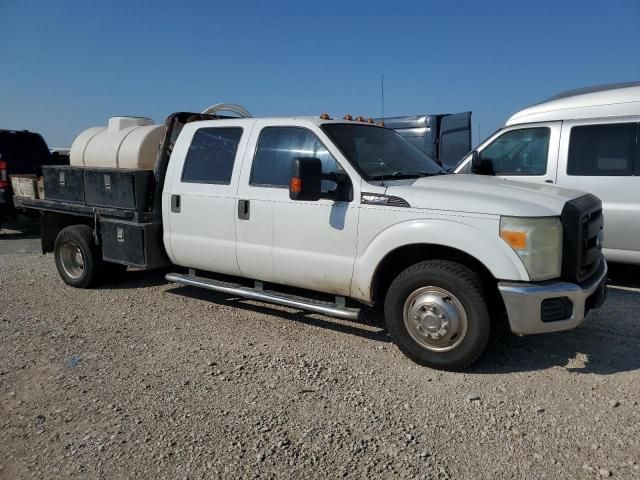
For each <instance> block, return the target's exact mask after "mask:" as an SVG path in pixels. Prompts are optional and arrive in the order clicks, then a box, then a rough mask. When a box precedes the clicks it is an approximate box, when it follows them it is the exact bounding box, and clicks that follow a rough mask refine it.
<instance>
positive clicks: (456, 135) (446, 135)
mask: <svg viewBox="0 0 640 480" xmlns="http://www.w3.org/2000/svg"><path fill="white" fill-rule="evenodd" d="M438 147H439V148H438V149H439V155H438V160H439V161H440V163H441V165H442V166H443V167H444V168H446V169H449V168H453V167H454V166H455V165H457V164H458V162H459V161H460V159H461V158H462V157H464V156H465V154H467V153H468V152H470V151H471V112H463V113H454V114H450V115H443V116H442V117H441V119H440V132H439V136H438Z"/></svg>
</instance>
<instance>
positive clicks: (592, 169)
mask: <svg viewBox="0 0 640 480" xmlns="http://www.w3.org/2000/svg"><path fill="white" fill-rule="evenodd" d="M637 132H638V124H636V123H618V124H607V125H585V126H582V127H573V128H572V129H571V136H570V138H569V155H568V160H567V174H568V175H586V176H630V175H633V164H634V161H635V152H636V135H637Z"/></svg>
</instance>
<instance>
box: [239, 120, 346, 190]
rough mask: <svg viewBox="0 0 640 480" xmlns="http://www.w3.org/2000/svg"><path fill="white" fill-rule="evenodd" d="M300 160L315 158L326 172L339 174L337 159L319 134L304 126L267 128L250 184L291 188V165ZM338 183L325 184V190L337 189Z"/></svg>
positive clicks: (261, 134)
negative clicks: (317, 135) (301, 158)
mask: <svg viewBox="0 0 640 480" xmlns="http://www.w3.org/2000/svg"><path fill="white" fill-rule="evenodd" d="M296 157H315V158H319V159H320V161H321V162H322V172H323V173H331V172H335V171H336V170H337V168H338V165H337V163H336V160H335V158H333V156H332V155H331V154H330V153H329V151H328V150H327V149H326V148H325V146H324V145H323V144H322V142H320V140H319V139H318V137H316V135H315V134H314V133H313V132H311V131H309V130H307V129H305V128H301V127H265V128H264V129H263V130H262V132H260V137H259V138H258V147H257V148H256V155H255V158H254V159H253V167H252V169H251V180H250V181H249V183H251V185H255V186H263V187H265V186H266V187H288V185H289V181H290V180H291V164H292V161H293V159H294V158H296ZM335 185H336V184H335V182H331V181H327V180H325V181H323V182H322V191H323V192H327V191H329V190H331V189H332V188H335Z"/></svg>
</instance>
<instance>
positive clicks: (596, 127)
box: [558, 117, 640, 262]
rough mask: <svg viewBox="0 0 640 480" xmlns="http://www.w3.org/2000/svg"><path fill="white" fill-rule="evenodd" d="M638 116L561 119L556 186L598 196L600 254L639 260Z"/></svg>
mask: <svg viewBox="0 0 640 480" xmlns="http://www.w3.org/2000/svg"><path fill="white" fill-rule="evenodd" d="M639 125H640V123H639V122H638V118H637V117H636V118H633V119H619V118H618V119H598V120H595V119H590V120H572V121H565V122H564V124H563V126H562V140H561V142H560V158H559V168H558V184H559V185H561V186H563V187H568V188H575V189H578V190H585V191H587V192H590V193H593V194H594V195H595V196H597V197H599V198H600V200H602V210H603V213H604V247H605V249H604V253H605V256H606V257H607V258H608V259H609V260H617V261H623V262H626V261H634V262H635V261H637V260H638V259H640V253H639V252H640V195H639V193H638V192H639V191H640V176H638V175H640V159H639V158H638V157H639V156H640V151H639V147H638V133H639V131H638V130H639Z"/></svg>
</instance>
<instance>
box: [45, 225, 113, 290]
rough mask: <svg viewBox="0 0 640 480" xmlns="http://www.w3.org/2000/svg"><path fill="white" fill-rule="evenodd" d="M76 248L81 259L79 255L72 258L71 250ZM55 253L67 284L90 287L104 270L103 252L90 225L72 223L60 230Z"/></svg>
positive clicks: (61, 275) (61, 273) (57, 265)
mask: <svg viewBox="0 0 640 480" xmlns="http://www.w3.org/2000/svg"><path fill="white" fill-rule="evenodd" d="M74 249H75V250H76V252H77V253H78V254H80V255H81V259H78V257H77V255H75V257H76V259H73V258H72V257H73V255H72V254H71V253H70V251H71V250H74ZM53 255H54V257H55V260H56V267H57V269H58V273H59V274H60V277H62V280H64V283H66V284H67V285H71V286H72V287H76V288H89V287H91V286H93V285H95V284H96V283H97V282H98V280H99V277H100V273H101V272H102V270H103V261H102V253H101V252H100V250H99V249H98V247H97V245H96V244H95V242H94V241H93V230H92V229H91V227H89V226H88V225H72V226H70V227H66V228H63V229H62V230H60V232H59V233H58V236H57V237H56V242H55V245H54V248H53ZM80 260H81V262H82V266H81V267H80V266H79V264H80Z"/></svg>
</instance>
